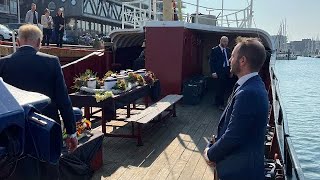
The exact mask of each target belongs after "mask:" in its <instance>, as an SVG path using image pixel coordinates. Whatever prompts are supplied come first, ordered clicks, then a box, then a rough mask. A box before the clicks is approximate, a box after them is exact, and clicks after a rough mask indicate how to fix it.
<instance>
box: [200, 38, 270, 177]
mask: <svg viewBox="0 0 320 180" xmlns="http://www.w3.org/2000/svg"><path fill="white" fill-rule="evenodd" d="M237 42H238V43H237V45H236V47H235V48H234V50H233V52H232V55H231V59H230V64H231V72H232V73H233V74H235V75H237V76H238V78H239V80H238V81H237V83H236V84H235V87H234V91H233V92H232V94H231V96H230V98H229V101H228V105H227V107H226V108H225V110H224V112H223V114H222V115H221V118H220V122H219V126H218V134H217V138H216V140H215V142H214V143H210V144H208V146H207V148H206V149H205V150H204V157H205V159H206V160H207V163H208V164H211V165H216V169H217V172H218V176H219V178H220V179H221V180H235V179H236V180H263V179H264V138H265V137H264V136H265V132H266V125H267V119H268V104H269V103H268V96H267V92H266V89H265V85H264V83H263V81H262V79H261V78H260V76H259V75H258V72H259V70H260V69H261V67H262V65H263V64H264V61H265V59H266V52H265V49H264V46H263V45H262V43H261V42H260V41H259V40H257V39H255V38H238V39H237Z"/></svg>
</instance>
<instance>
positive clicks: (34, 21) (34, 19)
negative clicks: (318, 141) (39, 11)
mask: <svg viewBox="0 0 320 180" xmlns="http://www.w3.org/2000/svg"><path fill="white" fill-rule="evenodd" d="M33 24H38V20H37V17H36V11H33Z"/></svg>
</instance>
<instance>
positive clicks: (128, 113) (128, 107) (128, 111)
mask: <svg viewBox="0 0 320 180" xmlns="http://www.w3.org/2000/svg"><path fill="white" fill-rule="evenodd" d="M129 117H130V103H129V104H127V118H129Z"/></svg>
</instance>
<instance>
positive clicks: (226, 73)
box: [209, 36, 232, 110]
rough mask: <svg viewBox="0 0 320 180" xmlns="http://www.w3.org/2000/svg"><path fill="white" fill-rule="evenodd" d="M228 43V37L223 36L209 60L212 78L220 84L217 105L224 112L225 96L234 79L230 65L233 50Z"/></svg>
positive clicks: (213, 49) (216, 99) (216, 98)
mask: <svg viewBox="0 0 320 180" xmlns="http://www.w3.org/2000/svg"><path fill="white" fill-rule="evenodd" d="M228 42H229V40H228V37H226V36H222V37H221V39H220V44H219V45H218V46H216V47H214V48H212V50H211V54H210V60H209V65H210V70H211V74H212V78H214V79H217V82H218V83H217V93H216V97H215V105H216V106H217V107H218V108H219V109H220V110H224V95H225V93H226V89H227V86H228V83H229V82H230V77H232V75H231V73H230V63H229V59H230V56H231V50H230V49H229V48H228V47H227V46H228Z"/></svg>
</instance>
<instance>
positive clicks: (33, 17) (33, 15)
mask: <svg viewBox="0 0 320 180" xmlns="http://www.w3.org/2000/svg"><path fill="white" fill-rule="evenodd" d="M36 9H37V5H36V4H35V3H32V4H31V9H30V10H29V11H28V12H27V13H26V18H25V22H26V23H28V24H34V25H38V23H39V17H38V12H37V11H36Z"/></svg>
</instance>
